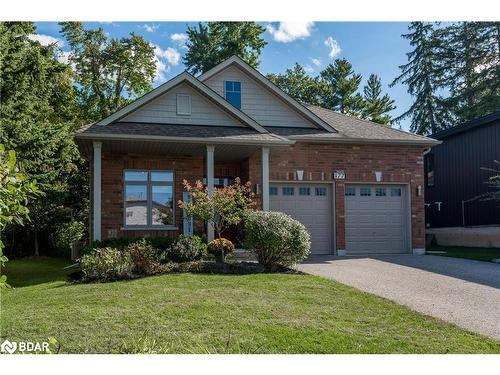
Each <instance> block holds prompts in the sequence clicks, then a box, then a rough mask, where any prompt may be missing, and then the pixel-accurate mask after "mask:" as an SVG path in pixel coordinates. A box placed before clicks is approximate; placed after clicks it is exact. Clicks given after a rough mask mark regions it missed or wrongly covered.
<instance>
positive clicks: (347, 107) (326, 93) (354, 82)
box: [320, 59, 364, 116]
mask: <svg viewBox="0 0 500 375" xmlns="http://www.w3.org/2000/svg"><path fill="white" fill-rule="evenodd" d="M320 77H321V83H322V84H323V86H324V88H323V98H322V104H323V106H324V107H325V108H328V109H332V110H334V111H339V112H340V113H345V114H350V115H355V116H356V115H357V114H359V113H360V112H361V110H362V108H363V105H364V103H363V97H362V96H361V94H360V93H359V92H358V89H359V85H360V84H361V80H362V77H361V74H355V73H354V70H353V68H352V64H351V63H350V62H349V61H347V60H346V59H337V60H335V62H334V63H333V64H329V65H328V66H327V67H326V68H325V69H324V70H323V71H322V72H321V73H320Z"/></svg>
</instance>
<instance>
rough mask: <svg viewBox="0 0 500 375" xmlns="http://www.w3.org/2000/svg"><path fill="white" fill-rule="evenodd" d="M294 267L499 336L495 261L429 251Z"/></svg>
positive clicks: (499, 283) (499, 280)
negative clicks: (446, 255)
mask: <svg viewBox="0 0 500 375" xmlns="http://www.w3.org/2000/svg"><path fill="white" fill-rule="evenodd" d="M297 268H298V269H299V270H301V271H303V272H307V273H310V274H313V275H319V276H324V277H328V278H331V279H334V280H337V281H339V282H341V283H343V284H347V285H350V286H353V287H355V288H358V289H361V290H363V291H366V292H369V293H373V294H376V295H379V296H381V297H385V298H387V299H390V300H393V301H395V302H397V303H400V304H402V305H405V306H408V307H409V308H411V309H413V310H416V311H419V312H422V313H424V314H427V315H431V316H434V317H436V318H439V319H442V320H445V321H448V322H452V323H455V324H457V325H459V326H461V327H464V328H466V329H469V330H471V331H474V332H478V333H481V334H484V335H487V336H490V337H493V338H496V339H499V340H500V264H494V263H488V262H480V261H475V260H468V259H458V258H447V257H439V256H432V255H424V256H414V255H386V256H373V257H330V256H328V257H325V256H321V257H320V256H317V257H311V258H309V259H308V260H306V261H305V262H304V263H302V264H300V265H299V266H297Z"/></svg>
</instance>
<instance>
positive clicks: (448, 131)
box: [429, 111, 500, 139]
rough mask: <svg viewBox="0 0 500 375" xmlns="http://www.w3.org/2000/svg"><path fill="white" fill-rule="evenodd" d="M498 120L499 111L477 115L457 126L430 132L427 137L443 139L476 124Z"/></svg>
mask: <svg viewBox="0 0 500 375" xmlns="http://www.w3.org/2000/svg"><path fill="white" fill-rule="evenodd" d="M498 120H500V111H496V112H493V113H490V114H488V115H485V116H481V117H478V118H476V119H473V120H470V121H467V122H464V123H463V124H460V125H458V126H454V127H452V128H449V129H445V130H442V131H440V132H437V133H434V134H431V135H430V136H429V137H431V138H434V139H443V138H446V137H449V136H450V135H454V134H459V133H463V132H466V131H469V130H472V129H475V128H477V127H478V126H482V125H486V124H489V123H492V122H494V121H498Z"/></svg>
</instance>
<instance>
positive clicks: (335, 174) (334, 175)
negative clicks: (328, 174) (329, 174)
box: [333, 171, 345, 180]
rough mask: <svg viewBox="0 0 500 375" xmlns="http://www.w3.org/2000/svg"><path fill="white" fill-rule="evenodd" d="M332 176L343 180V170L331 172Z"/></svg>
mask: <svg viewBox="0 0 500 375" xmlns="http://www.w3.org/2000/svg"><path fill="white" fill-rule="evenodd" d="M333 178H334V179H335V180H345V171H335V172H333Z"/></svg>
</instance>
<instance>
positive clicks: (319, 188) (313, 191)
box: [269, 184, 333, 254]
mask: <svg viewBox="0 0 500 375" xmlns="http://www.w3.org/2000/svg"><path fill="white" fill-rule="evenodd" d="M331 190H332V189H331V187H330V186H327V185H321V184H271V187H270V190H269V208H270V209H271V210H272V211H280V212H284V213H286V214H288V215H290V216H292V217H293V218H294V219H296V220H298V221H300V222H301V223H302V224H304V226H305V227H306V228H307V230H308V231H309V234H310V235H311V254H332V253H333V246H332V233H333V231H332V219H333V215H332V191H331Z"/></svg>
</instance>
